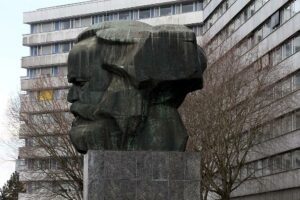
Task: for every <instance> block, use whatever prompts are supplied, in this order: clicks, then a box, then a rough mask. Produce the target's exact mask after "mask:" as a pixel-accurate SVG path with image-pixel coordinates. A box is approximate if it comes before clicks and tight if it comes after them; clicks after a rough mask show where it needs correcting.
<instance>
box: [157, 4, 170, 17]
mask: <svg viewBox="0 0 300 200" xmlns="http://www.w3.org/2000/svg"><path fill="white" fill-rule="evenodd" d="M167 15H172V6H161V7H160V16H167Z"/></svg>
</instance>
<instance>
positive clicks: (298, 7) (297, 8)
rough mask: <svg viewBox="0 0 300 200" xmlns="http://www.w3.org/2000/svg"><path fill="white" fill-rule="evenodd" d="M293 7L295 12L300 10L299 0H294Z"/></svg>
mask: <svg viewBox="0 0 300 200" xmlns="http://www.w3.org/2000/svg"><path fill="white" fill-rule="evenodd" d="M294 9H295V13H297V12H299V11H300V0H296V1H295V5H294Z"/></svg>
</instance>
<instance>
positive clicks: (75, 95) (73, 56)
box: [68, 21, 206, 153]
mask: <svg viewBox="0 0 300 200" xmlns="http://www.w3.org/2000/svg"><path fill="white" fill-rule="evenodd" d="M205 68H206V58H205V55H204V53H203V51H202V49H201V48H200V47H199V46H198V45H197V43H196V37H195V34H194V33H193V32H192V31H191V30H190V29H188V28H186V27H185V26H182V25H161V26H150V25H147V24H144V23H141V22H129V21H118V22H105V23H103V24H101V25H100V26H94V27H91V28H88V29H87V30H85V31H83V32H82V33H81V34H80V35H79V36H78V38H77V43H76V44H75V45H74V47H73V49H72V50H71V51H70V54H69V57H68V80H69V82H70V83H72V84H73V86H72V87H71V89H70V91H69V94H68V101H69V102H71V103H72V105H71V108H70V110H71V112H72V113H73V114H74V116H75V120H74V122H73V124H72V128H71V131H70V137H71V140H72V143H73V144H74V146H75V148H76V149H77V150H78V151H79V152H81V153H86V152H87V150H96V149H98V150H160V151H184V149H185V146H186V142H187V138H188V135H187V133H186V129H185V127H184V125H183V123H182V121H181V118H180V116H179V114H178V112H177V108H178V107H179V106H180V105H181V103H182V102H183V100H184V98H185V96H186V94H187V93H189V92H191V91H194V90H197V89H201V88H202V73H203V71H204V70H205Z"/></svg>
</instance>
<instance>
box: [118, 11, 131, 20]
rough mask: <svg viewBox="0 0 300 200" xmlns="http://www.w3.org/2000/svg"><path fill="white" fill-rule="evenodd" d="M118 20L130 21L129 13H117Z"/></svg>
mask: <svg viewBox="0 0 300 200" xmlns="http://www.w3.org/2000/svg"><path fill="white" fill-rule="evenodd" d="M119 20H130V12H129V11H126V12H121V13H119Z"/></svg>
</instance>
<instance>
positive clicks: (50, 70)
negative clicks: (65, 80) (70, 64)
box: [26, 66, 67, 78]
mask: <svg viewBox="0 0 300 200" xmlns="http://www.w3.org/2000/svg"><path fill="white" fill-rule="evenodd" d="M66 74H67V67H66V66H50V67H43V68H29V69H27V76H26V78H38V77H45V76H65V75H66Z"/></svg>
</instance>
